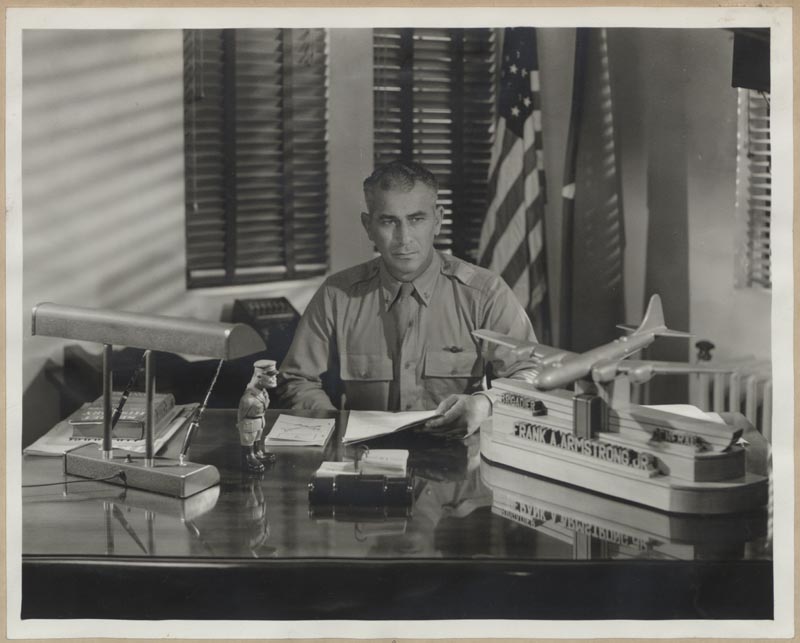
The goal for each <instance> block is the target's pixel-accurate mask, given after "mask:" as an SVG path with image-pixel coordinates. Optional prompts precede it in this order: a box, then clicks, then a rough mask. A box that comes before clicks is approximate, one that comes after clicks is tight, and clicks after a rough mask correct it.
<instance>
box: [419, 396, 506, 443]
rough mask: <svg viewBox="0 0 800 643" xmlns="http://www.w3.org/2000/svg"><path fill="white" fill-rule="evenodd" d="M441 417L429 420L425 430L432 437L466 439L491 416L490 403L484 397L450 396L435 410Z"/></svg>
mask: <svg viewBox="0 0 800 643" xmlns="http://www.w3.org/2000/svg"><path fill="white" fill-rule="evenodd" d="M436 413H437V414H441V415H442V417H440V418H436V419H433V420H429V421H428V422H426V423H425V428H427V429H432V430H431V431H430V433H431V434H433V435H441V436H443V437H447V438H466V437H467V436H469V435H472V434H473V433H475V431H477V430H478V427H480V425H481V422H483V421H484V420H485V419H486V418H488V417H489V416H490V415H491V414H492V403H491V402H490V401H489V399H488V398H487V397H486V396H485V395H451V396H449V397H447V398H445V399H444V400H442V403H441V404H439V406H438V407H437V409H436Z"/></svg>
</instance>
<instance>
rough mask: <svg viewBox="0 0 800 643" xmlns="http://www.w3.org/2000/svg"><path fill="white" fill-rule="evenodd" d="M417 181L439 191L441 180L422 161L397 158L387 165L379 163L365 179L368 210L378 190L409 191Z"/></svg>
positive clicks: (370, 208) (434, 191)
mask: <svg viewBox="0 0 800 643" xmlns="http://www.w3.org/2000/svg"><path fill="white" fill-rule="evenodd" d="M417 183H422V184H423V185H427V186H428V187H429V188H430V189H431V190H433V193H434V194H436V193H437V192H438V191H439V181H437V180H436V177H435V176H434V175H433V173H432V172H431V171H430V170H428V169H427V168H426V167H425V166H424V165H422V164H421V163H415V162H414V161H403V160H397V161H392V162H391V163H386V164H385V165H379V166H378V167H376V168H375V170H374V171H373V172H372V174H370V175H369V176H368V177H367V178H366V179H364V200H365V201H366V202H367V210H368V211H369V212H372V206H373V203H374V199H375V191H376V190H381V191H384V192H385V191H388V190H401V191H403V192H408V191H409V190H412V189H413V188H414V186H415V185H416V184H417Z"/></svg>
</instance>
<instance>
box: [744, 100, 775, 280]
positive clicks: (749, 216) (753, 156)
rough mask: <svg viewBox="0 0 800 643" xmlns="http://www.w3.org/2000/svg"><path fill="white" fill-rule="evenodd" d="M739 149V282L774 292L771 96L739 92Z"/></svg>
mask: <svg viewBox="0 0 800 643" xmlns="http://www.w3.org/2000/svg"><path fill="white" fill-rule="evenodd" d="M738 147H739V151H738V158H737V186H738V192H737V206H736V210H737V215H738V217H739V219H740V221H741V225H740V229H741V230H742V233H741V241H740V243H739V256H738V261H737V263H738V265H737V275H736V282H737V285H738V286H742V287H761V288H770V287H771V285H772V280H771V275H770V216H771V211H772V164H771V163H772V160H771V151H770V133H769V95H768V94H766V93H764V92H758V91H755V90H752V89H740V90H739V145H738Z"/></svg>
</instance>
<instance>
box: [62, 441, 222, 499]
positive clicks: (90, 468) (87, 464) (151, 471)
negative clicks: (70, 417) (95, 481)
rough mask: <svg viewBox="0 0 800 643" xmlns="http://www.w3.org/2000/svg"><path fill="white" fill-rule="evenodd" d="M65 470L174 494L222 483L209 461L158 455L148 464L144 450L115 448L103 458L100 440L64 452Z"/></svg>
mask: <svg viewBox="0 0 800 643" xmlns="http://www.w3.org/2000/svg"><path fill="white" fill-rule="evenodd" d="M64 473H67V474H69V475H73V476H80V477H81V478H109V477H111V476H114V475H115V474H120V473H124V474H125V479H124V480H123V479H122V477H121V476H120V477H117V478H113V479H111V480H106V481H105V482H108V483H110V484H115V485H119V486H127V487H132V488H134V489H143V490H145V491H152V492H154V493H160V494H164V495H167V496H172V497H174V498H187V497H189V496H192V495H194V494H196V493H199V492H200V491H203V490H204V489H208V488H209V487H213V486H214V485H216V484H219V471H217V469H216V467H213V466H211V465H210V464H195V463H193V462H187V463H186V464H184V465H181V464H179V463H178V461H177V460H175V459H172V458H155V460H154V462H153V464H152V466H149V467H148V466H145V458H144V454H142V453H134V452H133V451H128V450H126V449H114V450H113V457H112V458H104V457H103V450H102V447H101V446H100V445H99V444H95V443H91V444H87V445H84V446H82V447H78V448H77V449H73V450H72V451H68V452H67V453H65V454H64Z"/></svg>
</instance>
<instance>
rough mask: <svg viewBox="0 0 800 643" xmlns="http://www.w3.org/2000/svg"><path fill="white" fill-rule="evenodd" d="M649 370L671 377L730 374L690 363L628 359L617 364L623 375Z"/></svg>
mask: <svg viewBox="0 0 800 643" xmlns="http://www.w3.org/2000/svg"><path fill="white" fill-rule="evenodd" d="M640 368H647V369H651V370H652V371H653V374H654V375H655V374H659V375H669V374H677V375H682V374H685V373H728V372H730V370H731V369H730V368H719V367H716V366H711V365H705V364H691V363H689V362H655V361H650V360H636V359H626V360H623V361H621V362H619V363H618V364H617V370H619V371H620V372H621V373H629V372H631V371H635V370H636V369H640Z"/></svg>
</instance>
